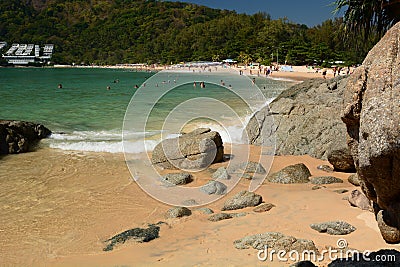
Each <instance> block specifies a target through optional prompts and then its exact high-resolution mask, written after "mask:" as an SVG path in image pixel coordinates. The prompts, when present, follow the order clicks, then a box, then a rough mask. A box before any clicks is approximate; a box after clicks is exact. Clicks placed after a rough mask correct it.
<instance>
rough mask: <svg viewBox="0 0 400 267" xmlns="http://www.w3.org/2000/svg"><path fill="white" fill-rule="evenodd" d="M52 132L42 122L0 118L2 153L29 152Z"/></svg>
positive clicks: (0, 151) (0, 152) (0, 145)
mask: <svg viewBox="0 0 400 267" xmlns="http://www.w3.org/2000/svg"><path fill="white" fill-rule="evenodd" d="M50 134H51V131H50V130H49V129H47V128H46V127H44V126H43V125H41V124H36V123H32V122H26V121H6V120H0V155H1V154H18V153H24V152H28V151H30V150H32V149H33V148H34V147H35V146H36V145H37V143H38V142H39V141H40V140H41V139H43V138H46V137H48V136H49V135H50Z"/></svg>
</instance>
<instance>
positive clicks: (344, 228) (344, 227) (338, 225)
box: [310, 221, 356, 235]
mask: <svg viewBox="0 0 400 267" xmlns="http://www.w3.org/2000/svg"><path fill="white" fill-rule="evenodd" d="M310 227H311V228H312V229H314V230H316V231H318V232H320V233H327V234H330V235H347V234H350V233H351V232H354V231H355V230H356V228H355V227H354V226H352V225H351V224H349V223H347V222H343V221H334V222H324V223H313V224H311V225H310Z"/></svg>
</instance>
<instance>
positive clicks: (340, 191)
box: [333, 189, 349, 194]
mask: <svg viewBox="0 0 400 267" xmlns="http://www.w3.org/2000/svg"><path fill="white" fill-rule="evenodd" d="M333 192H335V193H338V194H344V193H347V192H349V190H347V189H337V190H333Z"/></svg>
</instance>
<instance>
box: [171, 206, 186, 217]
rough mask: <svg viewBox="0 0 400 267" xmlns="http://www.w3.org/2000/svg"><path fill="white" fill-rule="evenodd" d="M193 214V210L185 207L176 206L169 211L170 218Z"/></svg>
mask: <svg viewBox="0 0 400 267" xmlns="http://www.w3.org/2000/svg"><path fill="white" fill-rule="evenodd" d="M190 215H192V211H191V210H190V209H188V208H185V207H175V208H171V209H169V210H168V211H167V217H168V218H180V217H184V216H190Z"/></svg>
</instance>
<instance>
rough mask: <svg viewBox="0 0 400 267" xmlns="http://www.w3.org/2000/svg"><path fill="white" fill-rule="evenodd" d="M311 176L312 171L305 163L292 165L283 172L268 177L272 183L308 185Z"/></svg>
mask: <svg viewBox="0 0 400 267" xmlns="http://www.w3.org/2000/svg"><path fill="white" fill-rule="evenodd" d="M310 176H311V173H310V170H309V169H308V168H307V166H306V165H304V164H303V163H299V164H295V165H290V166H287V167H285V168H283V169H282V170H280V171H278V172H276V173H273V174H271V175H269V176H267V180H268V181H270V182H271V183H280V184H297V183H308V182H309V181H310V179H309V177H310Z"/></svg>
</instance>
